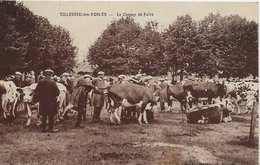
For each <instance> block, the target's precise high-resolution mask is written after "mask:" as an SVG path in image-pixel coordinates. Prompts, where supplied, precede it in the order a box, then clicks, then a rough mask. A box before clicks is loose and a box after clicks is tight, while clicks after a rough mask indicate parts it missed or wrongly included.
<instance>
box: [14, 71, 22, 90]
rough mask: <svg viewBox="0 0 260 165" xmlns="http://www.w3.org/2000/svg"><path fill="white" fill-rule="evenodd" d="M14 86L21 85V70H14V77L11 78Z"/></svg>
mask: <svg viewBox="0 0 260 165" xmlns="http://www.w3.org/2000/svg"><path fill="white" fill-rule="evenodd" d="M12 81H13V82H14V84H15V86H16V87H20V88H21V87H22V73H21V72H15V73H14V79H13V80H12Z"/></svg>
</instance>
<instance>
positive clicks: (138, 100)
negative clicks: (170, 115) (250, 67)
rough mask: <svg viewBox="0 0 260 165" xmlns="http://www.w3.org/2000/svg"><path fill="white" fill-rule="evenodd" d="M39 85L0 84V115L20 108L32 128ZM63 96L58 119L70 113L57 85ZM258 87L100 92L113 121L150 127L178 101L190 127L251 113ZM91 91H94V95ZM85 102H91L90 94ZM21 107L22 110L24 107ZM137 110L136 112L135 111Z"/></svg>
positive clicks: (127, 87) (186, 85)
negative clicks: (162, 110)
mask: <svg viewBox="0 0 260 165" xmlns="http://www.w3.org/2000/svg"><path fill="white" fill-rule="evenodd" d="M36 86H37V83H34V84H32V85H30V86H26V87H23V88H19V87H16V86H15V84H14V83H13V82H12V81H2V80H1V81H0V96H1V97H0V98H1V99H0V102H1V106H0V112H3V113H2V114H3V117H4V118H5V119H6V118H8V116H13V117H15V116H16V114H17V111H18V109H19V107H22V109H23V110H26V112H27V116H28V118H27V122H26V126H29V125H30V124H31V116H32V110H31V109H32V108H31V107H32V105H34V104H37V103H34V102H35V101H34V99H33V98H34V97H33V96H34V90H35V88H36ZM57 86H58V88H59V90H60V94H59V96H58V99H57V105H58V112H59V113H58V118H60V119H63V116H64V114H65V111H67V110H69V109H70V108H68V100H67V93H68V90H67V89H66V87H65V86H64V85H63V84H62V83H58V82H57ZM258 87H259V84H258V83H250V82H246V83H245V82H244V83H238V82H225V83H224V84H222V83H221V84H219V83H214V82H183V83H180V84H178V85H172V84H168V85H167V86H166V87H165V88H163V89H160V90H159V91H153V90H151V88H149V87H148V86H144V85H138V84H134V83H131V82H126V83H124V84H114V85H110V86H108V87H106V88H104V89H97V88H93V86H91V88H92V89H93V90H100V91H101V92H102V93H103V94H104V96H105V98H106V99H105V101H106V104H105V105H107V106H106V107H105V108H106V109H107V111H108V114H109V117H110V121H111V122H112V123H115V124H121V123H122V120H124V119H126V118H127V117H129V115H130V117H136V118H137V119H138V122H139V123H140V124H141V123H142V122H144V123H149V122H150V117H149V116H151V115H150V114H151V112H152V111H153V110H155V109H160V108H159V105H162V104H160V103H163V104H164V103H167V102H170V101H172V100H174V99H175V100H177V101H179V103H180V106H181V109H182V110H183V112H184V113H186V116H187V121H188V122H190V123H219V122H222V121H224V122H227V121H231V117H230V114H231V112H235V113H240V106H239V104H240V103H241V102H242V101H243V102H244V103H246V108H247V109H248V110H249V111H250V110H252V108H253V107H252V106H253V102H257V103H258ZM93 90H92V91H93ZM87 97H90V98H86V99H89V100H91V92H90V93H89V94H88V95H87ZM21 105H22V106H21ZM133 107H134V108H133Z"/></svg>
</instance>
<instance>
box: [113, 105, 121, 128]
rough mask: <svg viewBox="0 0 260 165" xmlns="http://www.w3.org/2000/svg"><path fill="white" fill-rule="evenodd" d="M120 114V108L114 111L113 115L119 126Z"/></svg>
mask: <svg viewBox="0 0 260 165" xmlns="http://www.w3.org/2000/svg"><path fill="white" fill-rule="evenodd" d="M121 113H122V106H120V107H118V108H116V109H115V112H114V114H115V118H116V120H117V123H118V124H121Z"/></svg>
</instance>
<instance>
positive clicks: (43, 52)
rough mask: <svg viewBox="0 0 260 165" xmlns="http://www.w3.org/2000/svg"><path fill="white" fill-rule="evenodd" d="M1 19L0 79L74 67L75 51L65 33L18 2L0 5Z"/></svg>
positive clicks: (0, 3) (67, 34) (68, 36)
mask: <svg viewBox="0 0 260 165" xmlns="http://www.w3.org/2000/svg"><path fill="white" fill-rule="evenodd" d="M0 19H1V21H0V58H1V61H0V75H2V76H4V75H7V74H12V73H13V72H14V71H16V70H19V71H29V70H35V71H36V72H37V71H39V70H43V69H46V68H48V67H50V68H53V69H54V70H55V71H57V72H58V73H61V72H63V71H65V70H68V69H69V68H72V67H74V65H75V60H74V58H75V55H76V53H77V49H76V47H75V46H73V44H72V40H71V38H70V34H69V32H68V31H66V30H64V29H63V28H61V27H58V26H52V25H51V24H50V23H49V21H48V20H47V19H46V18H43V17H40V16H36V15H34V14H33V13H32V12H31V11H30V10H29V9H28V8H26V7H24V6H23V4H22V3H20V2H18V3H16V2H12V1H11V2H6V1H5V2H0Z"/></svg>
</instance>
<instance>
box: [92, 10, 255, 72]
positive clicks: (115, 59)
mask: <svg viewBox="0 0 260 165" xmlns="http://www.w3.org/2000/svg"><path fill="white" fill-rule="evenodd" d="M157 24H158V22H148V23H147V25H146V26H145V27H144V28H141V27H140V26H139V25H138V24H137V23H135V22H134V20H133V19H131V18H121V19H120V20H117V21H113V22H112V23H111V24H110V25H109V26H108V27H107V29H106V30H105V31H104V32H103V33H102V35H101V36H100V37H99V39H98V40H97V41H96V42H95V43H94V44H93V45H92V46H91V48H90V50H89V52H90V53H89V56H88V59H89V61H90V64H91V65H94V66H96V68H97V70H101V69H102V70H104V71H106V72H107V73H108V74H114V75H115V74H121V73H125V74H133V73H137V72H139V71H141V72H144V73H147V74H151V75H159V74H165V73H166V72H167V71H169V70H173V72H174V73H181V74H182V73H184V72H188V73H196V74H199V75H209V76H214V75H216V74H219V75H220V76H225V77H230V76H234V77H245V76H248V75H249V74H252V75H253V76H257V75H258V38H257V35H258V29H257V27H258V24H257V23H256V22H254V21H248V20H246V19H245V18H241V17H240V16H238V15H230V16H224V17H223V16H221V15H220V14H213V13H210V14H209V15H208V16H206V17H205V18H204V19H203V20H201V21H194V20H193V19H192V17H191V16H190V15H184V16H179V17H177V19H176V20H174V21H173V22H172V24H170V25H169V27H168V28H166V29H165V30H164V31H163V32H161V33H160V32H158V31H157V29H156V26H154V25H157Z"/></svg>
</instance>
